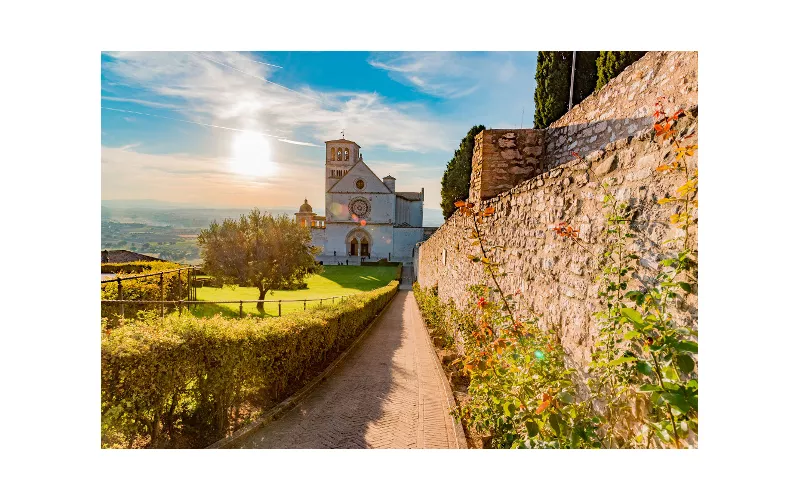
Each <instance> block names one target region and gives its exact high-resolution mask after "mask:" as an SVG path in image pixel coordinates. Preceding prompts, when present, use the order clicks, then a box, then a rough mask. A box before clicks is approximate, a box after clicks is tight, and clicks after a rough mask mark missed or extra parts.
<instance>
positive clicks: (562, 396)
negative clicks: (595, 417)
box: [556, 391, 575, 404]
mask: <svg viewBox="0 0 800 500" xmlns="http://www.w3.org/2000/svg"><path fill="white" fill-rule="evenodd" d="M556 397H557V398H558V399H559V400H560V401H561V402H562V403H567V404H570V403H573V402H574V401H575V398H573V397H572V394H570V393H568V392H564V391H562V392H559V393H558V395H557V396H556Z"/></svg>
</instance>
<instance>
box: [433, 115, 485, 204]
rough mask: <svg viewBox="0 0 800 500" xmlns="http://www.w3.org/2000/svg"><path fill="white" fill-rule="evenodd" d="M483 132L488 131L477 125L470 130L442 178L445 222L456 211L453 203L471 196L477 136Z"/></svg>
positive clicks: (454, 153)
mask: <svg viewBox="0 0 800 500" xmlns="http://www.w3.org/2000/svg"><path fill="white" fill-rule="evenodd" d="M483 130H486V127H484V126H483V125H475V126H473V127H472V128H471V129H469V132H467V135H466V137H464V138H463V139H461V144H460V145H459V147H458V149H456V150H455V151H454V152H453V158H452V159H451V160H450V161H449V162H447V168H446V169H445V171H444V175H443V176H442V215H443V216H444V218H445V220H447V219H448V218H449V217H450V216H451V215H453V212H454V211H455V209H454V208H453V203H455V202H456V200H463V199H464V198H466V197H467V196H468V195H469V179H470V176H471V175H472V152H473V150H474V149H475V136H476V135H478V134H479V133H480V132H481V131H483Z"/></svg>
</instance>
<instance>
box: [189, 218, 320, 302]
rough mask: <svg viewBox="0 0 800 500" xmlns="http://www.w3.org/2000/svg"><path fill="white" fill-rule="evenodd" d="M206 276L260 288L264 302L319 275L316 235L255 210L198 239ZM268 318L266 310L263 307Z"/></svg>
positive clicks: (228, 220)
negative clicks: (313, 238) (271, 293)
mask: <svg viewBox="0 0 800 500" xmlns="http://www.w3.org/2000/svg"><path fill="white" fill-rule="evenodd" d="M197 243H198V245H200V248H201V251H202V255H203V267H204V269H205V271H206V272H207V273H208V274H210V275H211V276H214V277H215V278H218V279H220V280H222V281H223V282H224V283H228V284H236V285H240V286H254V287H256V288H257V289H258V300H264V297H265V296H266V294H267V292H268V291H270V290H275V289H286V288H289V287H291V286H292V285H293V284H296V283H299V282H302V281H303V279H304V278H305V276H306V275H308V274H310V273H313V272H315V271H316V270H317V264H316V262H315V261H314V255H315V254H316V253H317V252H318V250H317V249H315V248H314V247H312V246H311V232H310V230H309V229H308V228H305V227H301V226H300V225H298V224H296V223H295V222H294V221H292V220H291V219H289V217H287V216H285V215H281V216H278V217H273V216H272V214H269V213H261V211H260V210H259V209H258V208H254V209H253V210H252V211H251V212H250V213H249V214H247V215H242V216H241V217H240V218H239V220H238V221H237V220H235V219H225V220H223V221H222V224H218V223H217V222H213V223H212V224H211V226H210V227H209V228H208V229H204V230H202V231H201V232H200V234H199V236H198V237H197ZM258 310H259V311H260V312H262V313H263V311H264V306H263V304H261V303H259V307H258Z"/></svg>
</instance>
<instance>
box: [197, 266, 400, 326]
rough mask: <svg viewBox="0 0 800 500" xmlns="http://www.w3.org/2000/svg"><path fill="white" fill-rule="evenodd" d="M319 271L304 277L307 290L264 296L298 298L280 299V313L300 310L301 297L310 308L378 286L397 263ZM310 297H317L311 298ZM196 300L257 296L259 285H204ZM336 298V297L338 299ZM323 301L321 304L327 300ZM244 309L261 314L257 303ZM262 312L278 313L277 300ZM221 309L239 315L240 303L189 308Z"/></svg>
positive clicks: (209, 313)
mask: <svg viewBox="0 0 800 500" xmlns="http://www.w3.org/2000/svg"><path fill="white" fill-rule="evenodd" d="M324 268H325V271H324V272H323V273H322V274H314V275H311V276H309V277H308V278H307V280H306V282H307V283H308V289H306V290H281V291H276V292H274V293H272V294H269V293H268V294H267V296H266V297H265V298H264V299H265V300H281V301H289V300H293V301H298V300H299V301H300V302H282V303H281V314H282V315H284V316H285V315H286V314H288V313H291V312H295V311H302V310H303V302H302V300H304V299H305V300H307V303H306V307H307V308H309V309H311V308H313V307H316V306H319V304H320V302H319V299H321V298H328V297H334V296H336V297H338V296H342V295H351V294H355V293H361V292H367V291H369V290H374V289H376V288H380V287H382V286H384V285H386V284H387V283H389V282H390V281H392V280H393V279H394V278H395V275H396V273H397V268H396V267H381V266H374V267H373V266H324ZM313 299H317V300H316V301H314V300H313ZM197 300H206V301H217V300H258V289H256V288H255V287H228V286H225V287H222V288H212V287H203V288H198V289H197ZM337 302H338V299H337ZM330 303H331V301H330V300H327V301H324V302H323V304H330ZM243 309H244V313H245V314H246V315H247V314H250V315H253V316H261V315H260V314H259V313H258V310H257V309H256V304H244V308H243ZM264 309H265V314H264V315H263V316H277V315H278V304H277V303H269V302H268V303H265V304H264ZM217 313H221V314H222V315H223V316H229V317H238V316H239V304H208V305H205V304H203V305H200V306H197V307H193V308H192V314H194V315H195V316H213V315H214V314H217Z"/></svg>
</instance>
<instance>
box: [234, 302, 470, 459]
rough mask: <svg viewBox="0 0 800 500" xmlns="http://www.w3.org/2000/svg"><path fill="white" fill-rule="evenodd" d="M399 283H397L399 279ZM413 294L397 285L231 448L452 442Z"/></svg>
mask: <svg viewBox="0 0 800 500" xmlns="http://www.w3.org/2000/svg"><path fill="white" fill-rule="evenodd" d="M404 288H405V287H404ZM438 363H439V360H438V359H437V358H436V355H435V354H434V353H433V351H432V349H431V347H430V340H429V338H428V337H427V333H426V331H425V328H424V326H423V324H422V317H421V316H420V313H419V308H418V306H417V302H416V300H414V295H413V293H412V292H409V291H399V292H398V293H397V296H396V297H395V298H394V300H392V302H391V303H390V304H389V306H388V309H387V310H386V311H385V312H384V314H383V316H381V318H380V319H379V320H378V322H377V323H376V324H375V325H374V326H373V328H372V331H370V332H369V333H368V334H367V336H366V337H365V338H364V339H363V340H362V341H361V343H360V344H359V345H358V346H357V347H356V348H355V349H354V350H353V351H352V352H351V353H350V354H349V356H348V357H347V359H345V360H343V362H342V363H341V364H340V365H339V366H338V367H337V368H336V369H335V370H334V371H333V373H331V375H330V376H329V377H328V378H327V379H326V380H325V381H323V382H322V383H320V385H319V386H317V387H316V389H315V390H314V391H312V392H311V393H310V394H309V395H308V396H307V397H306V398H305V399H304V400H303V401H302V402H301V403H300V404H299V405H298V406H297V407H295V408H294V409H293V410H291V411H290V412H288V413H287V414H286V415H284V416H283V417H282V418H281V419H279V420H277V421H275V422H271V423H269V424H267V425H266V426H265V427H263V428H261V429H259V430H258V431H257V432H255V433H254V434H252V435H250V436H248V437H247V438H245V439H243V440H242V441H240V442H239V443H238V444H237V445H236V446H237V447H239V448H456V447H457V441H456V435H455V430H454V425H457V424H454V421H453V418H452V417H451V416H450V415H449V413H448V403H447V401H448V399H447V395H448V393H447V392H446V391H449V390H450V388H449V386H445V382H444V381H443V380H442V378H441V376H440V374H439V371H438V370H439V369H440V368H439V366H437V364H438Z"/></svg>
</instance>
